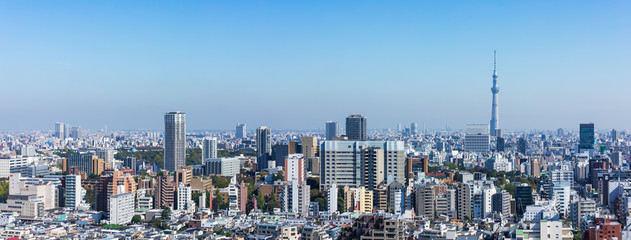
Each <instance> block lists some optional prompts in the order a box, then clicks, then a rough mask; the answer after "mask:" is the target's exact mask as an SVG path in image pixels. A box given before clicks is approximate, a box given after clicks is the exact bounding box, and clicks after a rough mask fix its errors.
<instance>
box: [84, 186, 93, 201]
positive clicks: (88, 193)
mask: <svg viewBox="0 0 631 240" xmlns="http://www.w3.org/2000/svg"><path fill="white" fill-rule="evenodd" d="M85 202H87V203H90V204H92V203H94V189H92V188H86V189H85Z"/></svg>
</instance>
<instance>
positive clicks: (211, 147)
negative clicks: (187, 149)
mask: <svg viewBox="0 0 631 240" xmlns="http://www.w3.org/2000/svg"><path fill="white" fill-rule="evenodd" d="M209 158H217V139H216V138H204V140H203V142H202V160H203V161H206V160H207V159H209Z"/></svg>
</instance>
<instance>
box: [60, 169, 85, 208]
mask: <svg viewBox="0 0 631 240" xmlns="http://www.w3.org/2000/svg"><path fill="white" fill-rule="evenodd" d="M64 179H65V180H66V189H65V195H64V196H65V199H66V201H65V207H67V208H71V209H77V207H78V206H79V204H81V199H82V196H81V191H82V189H83V188H82V187H81V176H80V175H66V176H64Z"/></svg>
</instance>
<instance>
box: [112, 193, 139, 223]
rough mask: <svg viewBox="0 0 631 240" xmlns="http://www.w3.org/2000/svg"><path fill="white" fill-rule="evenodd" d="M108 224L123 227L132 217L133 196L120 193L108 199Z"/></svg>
mask: <svg viewBox="0 0 631 240" xmlns="http://www.w3.org/2000/svg"><path fill="white" fill-rule="evenodd" d="M109 200H110V201H109V204H110V206H109V217H110V220H109V223H110V224H119V225H125V224H128V223H130V222H131V219H132V218H133V217H134V210H135V209H134V194H133V193H120V194H116V195H112V196H111V197H110V198H109Z"/></svg>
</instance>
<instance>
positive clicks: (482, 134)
mask: <svg viewBox="0 0 631 240" xmlns="http://www.w3.org/2000/svg"><path fill="white" fill-rule="evenodd" d="M490 144H491V137H490V135H489V125H488V124H468V125H467V129H466V134H465V137H464V150H465V151H467V152H488V151H490Z"/></svg>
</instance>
